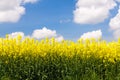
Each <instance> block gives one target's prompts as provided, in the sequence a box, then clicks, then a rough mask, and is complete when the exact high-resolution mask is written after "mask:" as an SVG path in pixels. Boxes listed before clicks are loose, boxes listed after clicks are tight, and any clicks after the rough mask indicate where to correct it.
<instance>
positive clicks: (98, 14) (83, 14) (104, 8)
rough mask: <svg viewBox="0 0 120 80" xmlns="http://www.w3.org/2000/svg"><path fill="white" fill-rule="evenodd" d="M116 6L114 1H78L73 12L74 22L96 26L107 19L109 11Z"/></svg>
mask: <svg viewBox="0 0 120 80" xmlns="http://www.w3.org/2000/svg"><path fill="white" fill-rule="evenodd" d="M115 6H116V2H115V1H114V0H99V1H98V0H91V1H89V0H78V2H77V3H76V9H75V10H74V12H73V13H74V22H75V23H78V24H96V23H100V22H103V21H104V20H105V19H106V18H108V16H109V14H110V10H111V9H113V8H114V7H115Z"/></svg>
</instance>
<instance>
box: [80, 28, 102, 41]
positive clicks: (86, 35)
mask: <svg viewBox="0 0 120 80" xmlns="http://www.w3.org/2000/svg"><path fill="white" fill-rule="evenodd" d="M101 37H102V32H101V30H96V31H92V32H87V33H84V34H83V35H82V36H81V37H80V39H84V40H85V39H90V38H95V39H99V38H101Z"/></svg>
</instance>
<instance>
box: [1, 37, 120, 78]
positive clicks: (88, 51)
mask: <svg viewBox="0 0 120 80" xmlns="http://www.w3.org/2000/svg"><path fill="white" fill-rule="evenodd" d="M0 79H1V80H119V79H120V40H118V41H116V42H109V43H108V42H106V41H103V40H99V41H96V40H94V39H90V40H85V41H84V40H82V39H81V40H79V41H77V42H72V41H67V40H63V41H61V42H57V41H55V39H54V38H52V39H45V40H34V39H31V38H25V39H24V40H22V39H21V37H20V36H18V37H17V38H8V37H6V38H0Z"/></svg>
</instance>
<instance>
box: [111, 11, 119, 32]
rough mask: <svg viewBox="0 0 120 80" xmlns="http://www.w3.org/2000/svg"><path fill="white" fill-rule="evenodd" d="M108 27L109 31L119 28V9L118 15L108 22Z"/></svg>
mask: <svg viewBox="0 0 120 80" xmlns="http://www.w3.org/2000/svg"><path fill="white" fill-rule="evenodd" d="M109 26H110V29H111V30H116V29H119V28H120V9H119V10H118V14H117V15H116V16H115V17H113V18H112V19H111V20H110V22H109Z"/></svg>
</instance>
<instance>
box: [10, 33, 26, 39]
mask: <svg viewBox="0 0 120 80" xmlns="http://www.w3.org/2000/svg"><path fill="white" fill-rule="evenodd" d="M18 35H20V36H21V37H22V38H24V37H25V35H24V33H23V32H13V33H11V34H8V36H9V38H17V36H18Z"/></svg>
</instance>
